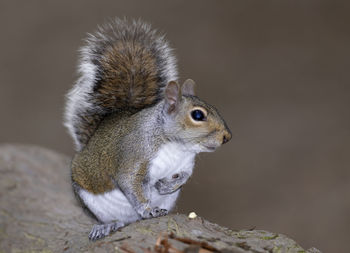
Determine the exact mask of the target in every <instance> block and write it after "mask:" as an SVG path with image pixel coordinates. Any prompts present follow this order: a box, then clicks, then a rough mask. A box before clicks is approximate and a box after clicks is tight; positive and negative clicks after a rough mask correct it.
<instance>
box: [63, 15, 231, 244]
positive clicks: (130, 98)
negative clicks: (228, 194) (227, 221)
mask: <svg viewBox="0 0 350 253" xmlns="http://www.w3.org/2000/svg"><path fill="white" fill-rule="evenodd" d="M80 53H81V57H80V62H79V69H78V72H79V74H80V75H79V78H78V80H77V82H76V83H75V84H74V86H73V88H72V89H71V90H70V91H69V92H68V94H67V101H66V108H65V122H64V124H65V126H66V127H67V128H68V131H69V133H70V135H71V136H72V137H73V140H74V143H75V147H76V151H77V152H76V154H75V156H74V158H73V160H72V163H71V178H72V185H73V190H74V193H75V195H76V197H77V198H78V200H79V201H80V202H81V203H82V205H83V207H84V208H85V209H87V210H88V212H89V213H90V214H92V215H93V217H95V218H96V220H97V221H98V223H99V224H96V225H94V226H93V228H92V230H91V232H90V234H89V239H90V240H96V239H99V238H102V237H104V236H107V235H109V234H110V233H111V232H113V231H116V230H117V229H119V228H121V227H123V226H125V225H127V224H130V223H132V222H135V221H137V220H140V219H147V218H152V217H158V216H163V215H166V214H167V213H168V212H169V211H170V210H171V209H172V208H173V207H174V205H175V201H176V199H177V197H178V195H179V192H180V188H181V187H182V185H183V184H185V183H186V181H187V180H188V179H189V177H190V176H191V174H192V170H193V167H194V161H195V156H196V154H198V153H200V152H212V151H214V150H215V149H216V148H218V147H219V146H221V145H222V144H224V143H226V142H228V141H229V140H230V139H231V132H230V130H229V128H228V127H227V125H226V123H225V121H224V120H223V118H222V117H221V116H220V115H219V113H218V111H217V110H216V109H215V108H214V107H213V106H212V105H209V104H208V103H206V102H204V101H203V100H201V99H199V98H198V97H197V96H195V93H194V86H195V83H194V81H193V80H191V79H188V80H186V81H185V82H184V83H183V84H182V86H180V85H179V84H178V73H177V67H176V59H175V57H174V55H173V50H172V49H171V48H170V47H169V44H168V42H167V41H166V40H165V38H164V35H162V34H159V33H158V32H157V31H156V30H153V29H152V28H151V26H150V25H149V24H147V23H144V22H142V21H140V20H138V21H135V20H132V21H130V20H126V19H118V18H116V19H115V20H112V21H111V22H110V23H108V24H105V25H103V26H100V27H98V29H97V31H96V32H95V33H94V34H90V35H89V36H88V38H87V40H86V44H85V45H84V46H83V47H82V48H81V51H80Z"/></svg>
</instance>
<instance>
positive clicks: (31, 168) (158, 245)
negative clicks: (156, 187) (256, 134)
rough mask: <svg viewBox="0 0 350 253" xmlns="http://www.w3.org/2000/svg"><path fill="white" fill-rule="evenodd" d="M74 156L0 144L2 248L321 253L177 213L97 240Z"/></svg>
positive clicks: (286, 240) (281, 238) (266, 234)
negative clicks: (74, 177) (80, 199)
mask: <svg viewBox="0 0 350 253" xmlns="http://www.w3.org/2000/svg"><path fill="white" fill-rule="evenodd" d="M69 162H70V159H69V158H68V157H66V156H63V155H61V154H58V153H56V152H53V151H50V150H47V149H44V148H40V147H34V146H25V145H10V144H3V145H1V146H0V175H1V176H0V253H2V252H129V253H131V252H203V253H205V252H219V251H222V252H237V253H243V252H255V253H256V252H299V253H301V252H320V251H318V250H317V249H315V248H312V249H309V250H307V251H306V250H303V249H302V248H301V247H300V246H299V245H298V244H297V243H296V242H295V241H293V240H292V239H289V238H287V237H286V236H284V235H281V234H277V233H271V232H267V231H262V230H241V231H235V230H231V229H228V228H225V227H220V226H218V225H216V224H213V223H210V222H208V221H206V220H204V219H203V218H200V217H196V218H193V219H190V218H188V217H187V216H185V215H182V214H172V215H168V216H165V217H161V218H157V219H149V220H143V221H140V222H136V223H134V224H131V225H129V226H127V227H125V228H123V229H121V231H118V232H116V233H114V234H112V235H111V236H109V237H107V238H104V239H102V240H99V241H96V242H90V241H89V240H88V233H89V232H90V229H91V228H92V225H93V224H94V221H93V220H92V219H91V218H89V217H88V216H86V215H85V214H84V213H83V211H82V209H81V208H80V206H79V205H78V204H77V202H76V201H75V199H74V196H73V193H72V190H71V186H70V178H69Z"/></svg>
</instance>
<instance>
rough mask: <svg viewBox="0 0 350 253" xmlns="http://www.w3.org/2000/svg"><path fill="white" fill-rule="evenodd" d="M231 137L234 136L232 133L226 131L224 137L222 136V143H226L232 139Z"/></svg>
mask: <svg viewBox="0 0 350 253" xmlns="http://www.w3.org/2000/svg"><path fill="white" fill-rule="evenodd" d="M231 138H232V134H231V133H230V132H228V131H225V133H224V137H223V138H222V144H225V143H226V142H228V141H229V140H231Z"/></svg>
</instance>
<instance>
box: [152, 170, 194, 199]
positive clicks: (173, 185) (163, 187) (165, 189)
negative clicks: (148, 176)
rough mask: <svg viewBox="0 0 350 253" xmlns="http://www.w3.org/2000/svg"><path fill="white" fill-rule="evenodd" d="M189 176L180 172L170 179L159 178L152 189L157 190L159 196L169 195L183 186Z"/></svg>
mask: <svg viewBox="0 0 350 253" xmlns="http://www.w3.org/2000/svg"><path fill="white" fill-rule="evenodd" d="M189 177H190V175H189V174H188V173H187V172H184V171H183V172H180V173H176V174H174V175H173V176H172V177H171V178H170V179H168V178H161V179H159V180H158V181H157V182H156V183H155V185H154V187H155V188H156V189H157V190H158V192H159V194H161V195H164V194H170V193H173V192H175V191H176V190H178V189H179V188H180V187H181V186H182V185H184V184H185V183H186V181H187V179H188V178H189Z"/></svg>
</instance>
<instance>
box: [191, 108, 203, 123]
mask: <svg viewBox="0 0 350 253" xmlns="http://www.w3.org/2000/svg"><path fill="white" fill-rule="evenodd" d="M191 116H192V119H194V120H196V121H203V120H204V119H205V116H204V113H203V112H202V111H201V110H194V111H192V112H191Z"/></svg>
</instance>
